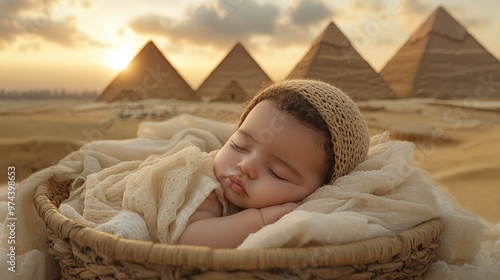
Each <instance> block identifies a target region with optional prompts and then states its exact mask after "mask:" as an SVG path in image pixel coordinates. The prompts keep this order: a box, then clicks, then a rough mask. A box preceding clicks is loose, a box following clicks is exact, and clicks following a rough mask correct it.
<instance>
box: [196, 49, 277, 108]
mask: <svg viewBox="0 0 500 280" xmlns="http://www.w3.org/2000/svg"><path fill="white" fill-rule="evenodd" d="M231 80H234V81H235V82H237V84H238V85H239V86H240V87H241V89H242V90H243V91H244V92H246V94H247V96H246V99H250V98H252V97H253V96H254V95H255V94H256V93H257V92H258V91H259V90H260V89H261V87H262V84H263V83H265V82H269V81H271V79H269V77H268V76H267V74H266V73H265V72H264V70H262V68H261V67H260V66H259V65H258V64H257V62H255V60H254V59H253V58H252V56H251V55H250V54H249V53H248V51H247V50H246V49H245V48H244V47H243V45H242V44H241V43H239V42H238V43H237V44H236V45H235V46H234V47H233V48H232V49H231V51H230V52H229V53H228V54H227V55H226V57H225V58H224V59H223V60H222V61H221V62H220V63H219V65H217V67H216V68H215V69H214V70H213V71H212V73H210V75H209V76H208V77H207V78H206V79H205V81H203V83H202V84H201V85H200V87H199V88H198V89H197V90H196V94H197V95H198V96H199V97H201V98H202V99H206V100H214V99H215V98H216V96H217V95H218V94H219V93H220V92H221V91H222V90H223V89H224V88H225V87H227V86H228V81H231Z"/></svg>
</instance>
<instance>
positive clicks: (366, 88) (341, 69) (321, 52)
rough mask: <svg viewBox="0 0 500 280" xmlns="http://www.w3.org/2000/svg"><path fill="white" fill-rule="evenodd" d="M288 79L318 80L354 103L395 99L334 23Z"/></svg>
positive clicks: (320, 36)
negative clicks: (347, 95) (337, 89)
mask: <svg viewBox="0 0 500 280" xmlns="http://www.w3.org/2000/svg"><path fill="white" fill-rule="evenodd" d="M288 78H312V79H320V80H322V81H324V82H328V83H331V84H333V85H335V86H337V87H339V88H341V89H342V90H343V91H345V92H346V93H347V94H349V95H350V96H351V98H353V99H355V100H367V99H386V98H396V96H395V94H394V92H392V90H391V89H390V88H389V86H388V85H387V83H386V82H385V81H384V80H383V79H382V78H381V77H380V75H379V74H378V73H377V72H376V71H375V70H373V68H372V67H371V66H370V64H368V62H366V61H365V60H364V59H363V57H361V55H360V54H359V53H358V52H357V51H356V50H355V49H354V48H353V46H352V45H351V43H350V41H349V39H347V37H346V36H345V35H344V34H343V33H342V32H341V31H340V30H339V28H338V27H337V26H336V25H335V24H334V23H333V22H330V24H329V25H328V27H327V28H326V29H325V30H324V31H323V33H321V34H320V35H319V36H318V37H317V38H316V40H315V41H314V42H313V44H312V46H311V48H310V49H309V51H308V52H307V53H306V55H305V56H304V57H303V58H302V60H301V61H299V63H298V64H297V65H296V66H295V68H294V69H293V70H292V72H291V73H290V74H289V75H288Z"/></svg>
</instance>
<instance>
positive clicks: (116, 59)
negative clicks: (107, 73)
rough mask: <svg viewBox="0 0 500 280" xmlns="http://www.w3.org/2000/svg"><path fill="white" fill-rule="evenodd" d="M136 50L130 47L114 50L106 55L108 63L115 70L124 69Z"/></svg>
mask: <svg viewBox="0 0 500 280" xmlns="http://www.w3.org/2000/svg"><path fill="white" fill-rule="evenodd" d="M133 55H134V51H133V50H130V49H121V50H113V51H112V52H111V53H109V54H108V55H107V57H106V63H107V64H108V66H109V67H111V68H113V69H114V70H123V69H125V67H127V65H128V64H129V63H130V60H131V59H132V56H133Z"/></svg>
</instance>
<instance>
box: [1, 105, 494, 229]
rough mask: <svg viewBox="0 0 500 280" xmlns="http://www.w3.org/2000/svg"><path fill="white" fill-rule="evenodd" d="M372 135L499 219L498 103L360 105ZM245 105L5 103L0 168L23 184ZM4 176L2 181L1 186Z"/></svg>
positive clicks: (227, 118) (463, 201)
mask: <svg viewBox="0 0 500 280" xmlns="http://www.w3.org/2000/svg"><path fill="white" fill-rule="evenodd" d="M358 104H359V106H360V108H361V110H362V112H363V114H364V117H365V119H366V121H367V123H368V126H369V129H370V134H372V135H374V134H377V133H381V132H383V131H390V132H391V137H392V138H393V139H399V140H405V141H413V142H414V143H415V145H416V150H415V156H414V161H415V164H416V165H417V166H419V167H421V168H422V169H423V170H424V171H425V172H427V173H428V174H429V176H430V177H431V178H432V179H433V180H435V182H436V184H437V185H438V186H439V187H441V188H442V189H443V190H445V191H446V192H448V193H449V194H450V195H451V196H452V197H453V198H454V199H455V200H456V201H457V202H458V203H459V204H460V205H461V206H463V207H464V208H466V209H468V210H470V211H472V212H474V213H476V214H477V215H478V216H480V217H482V218H484V219H486V220H489V221H491V222H494V223H498V222H500V183H499V182H500V172H499V171H500V163H499V160H498V159H499V158H500V149H499V148H498V143H500V141H499V140H500V118H499V114H500V110H498V109H499V108H500V101H496V102H493V101H490V102H470V101H462V102H460V101H456V100H455V101H453V102H445V101H436V100H432V99H407V100H372V101H363V102H359V103H358ZM241 109H242V105H241V104H240V103H203V102H197V103H196V102H195V103H193V102H181V101H169V100H143V101H140V102H139V101H138V102H127V103H110V104H108V103H96V102H90V101H88V102H82V101H71V100H65V101H0V116H1V117H0V129H1V131H2V135H1V136H0V153H1V154H2V155H3V156H2V158H1V160H0V167H1V168H2V169H3V170H6V169H7V166H10V165H14V166H16V169H17V178H18V181H20V180H22V179H24V178H26V177H27V176H29V174H31V173H33V172H35V171H37V170H40V169H43V168H46V167H48V166H50V165H53V164H55V163H56V162H57V161H58V160H59V159H61V158H62V157H64V156H65V155H67V154H68V153H70V152H71V151H73V150H75V149H78V147H80V146H81V145H83V144H85V143H88V142H90V141H94V140H103V139H127V138H133V137H135V136H136V131H137V128H138V126H139V123H140V122H142V121H145V120H147V121H161V120H164V119H167V118H170V117H172V116H175V115H178V114H182V113H189V114H193V115H197V116H201V117H207V118H211V119H216V120H221V121H224V122H235V121H236V120H237V118H238V116H239V114H240V112H241ZM5 182H6V177H5V176H4V177H1V178H0V184H4V183H5Z"/></svg>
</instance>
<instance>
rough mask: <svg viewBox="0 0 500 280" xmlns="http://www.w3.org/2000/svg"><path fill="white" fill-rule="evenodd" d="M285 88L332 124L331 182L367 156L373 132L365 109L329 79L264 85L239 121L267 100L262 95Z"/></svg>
mask: <svg viewBox="0 0 500 280" xmlns="http://www.w3.org/2000/svg"><path fill="white" fill-rule="evenodd" d="M283 88H285V89H287V90H289V91H293V92H295V93H297V94H300V95H301V96H302V97H303V98H304V99H306V100H307V102H309V103H310V104H311V105H312V106H313V107H314V108H316V110H317V111H318V113H319V114H320V115H321V117H322V118H323V120H324V121H325V122H326V124H327V125H328V129H329V131H330V134H331V141H332V144H333V153H334V161H335V163H334V166H333V173H332V177H331V179H330V181H329V184H332V183H333V181H335V179H337V178H338V177H341V176H343V175H346V174H348V173H349V172H351V171H352V170H353V169H354V168H355V167H356V166H357V165H358V164H359V163H360V162H362V161H364V160H365V159H366V155H367V152H368V145H369V141H370V136H369V134H368V129H367V127H366V124H365V122H364V120H363V116H362V115H361V112H360V111H359V109H358V107H357V106H356V104H355V103H354V102H353V101H352V99H351V98H350V97H349V96H347V94H345V93H344V92H342V91H341V90H340V89H338V88H336V87H334V86H332V85H330V84H328V83H325V82H321V81H316V80H307V79H293V80H285V81H282V82H277V83H274V84H272V85H271V86H268V87H266V88H264V89H262V90H261V91H260V92H259V93H257V95H256V96H255V97H254V98H253V100H252V101H250V103H249V104H248V106H246V108H245V109H244V111H243V113H242V114H241V118H240V121H239V125H241V124H242V123H243V121H244V120H245V118H246V116H247V115H248V113H249V112H250V111H251V110H252V109H253V108H254V107H255V105H257V104H258V103H259V102H261V101H263V100H264V99H262V98H259V96H260V95H262V94H263V93H264V92H266V93H269V92H270V91H271V92H272V91H273V89H274V90H276V89H283Z"/></svg>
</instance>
